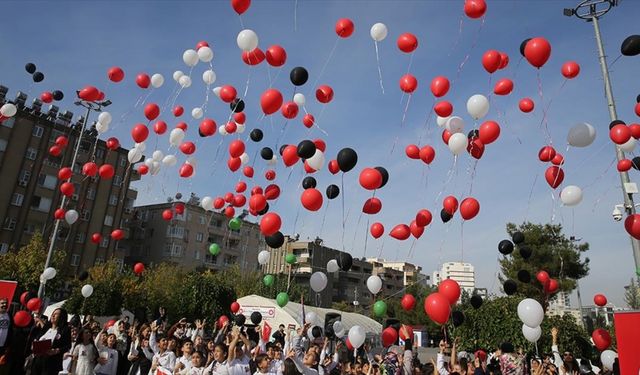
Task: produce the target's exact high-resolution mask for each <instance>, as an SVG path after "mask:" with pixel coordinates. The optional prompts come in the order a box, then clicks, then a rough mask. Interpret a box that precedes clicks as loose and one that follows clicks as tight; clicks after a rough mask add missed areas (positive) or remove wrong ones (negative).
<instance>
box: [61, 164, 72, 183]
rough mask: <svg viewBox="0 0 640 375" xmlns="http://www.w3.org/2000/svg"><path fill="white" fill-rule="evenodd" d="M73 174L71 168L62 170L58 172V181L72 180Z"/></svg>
mask: <svg viewBox="0 0 640 375" xmlns="http://www.w3.org/2000/svg"><path fill="white" fill-rule="evenodd" d="M72 174H73V172H72V171H71V168H69V167H64V168H60V170H59V171H58V179H59V180H68V179H70V178H71V175H72Z"/></svg>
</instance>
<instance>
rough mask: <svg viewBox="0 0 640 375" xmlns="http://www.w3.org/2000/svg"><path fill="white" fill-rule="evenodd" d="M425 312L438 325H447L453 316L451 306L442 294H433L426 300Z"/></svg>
mask: <svg viewBox="0 0 640 375" xmlns="http://www.w3.org/2000/svg"><path fill="white" fill-rule="evenodd" d="M424 311H425V312H426V313H427V315H429V318H430V319H431V320H433V321H434V322H436V323H438V324H445V323H446V322H447V320H449V314H451V304H450V302H449V300H448V299H447V297H445V296H443V295H442V294H441V293H431V294H429V296H428V297H427V298H425V300H424Z"/></svg>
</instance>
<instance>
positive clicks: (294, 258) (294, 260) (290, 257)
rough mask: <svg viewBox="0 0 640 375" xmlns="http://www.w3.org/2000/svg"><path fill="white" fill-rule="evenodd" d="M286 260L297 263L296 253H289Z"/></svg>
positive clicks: (289, 262)
mask: <svg viewBox="0 0 640 375" xmlns="http://www.w3.org/2000/svg"><path fill="white" fill-rule="evenodd" d="M284 260H285V261H286V262H287V263H288V264H295V263H296V261H297V260H298V259H297V258H296V256H295V254H291V253H289V254H287V256H286V257H285V258H284Z"/></svg>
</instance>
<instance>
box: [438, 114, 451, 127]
mask: <svg viewBox="0 0 640 375" xmlns="http://www.w3.org/2000/svg"><path fill="white" fill-rule="evenodd" d="M449 118H451V116H447V117H440V116H436V123H437V124H438V126H439V127H443V126H445V125H447V121H449Z"/></svg>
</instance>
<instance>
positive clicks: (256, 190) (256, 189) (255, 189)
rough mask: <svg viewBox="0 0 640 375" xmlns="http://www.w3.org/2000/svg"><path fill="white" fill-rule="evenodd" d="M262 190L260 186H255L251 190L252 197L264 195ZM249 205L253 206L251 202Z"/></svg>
mask: <svg viewBox="0 0 640 375" xmlns="http://www.w3.org/2000/svg"><path fill="white" fill-rule="evenodd" d="M262 193H263V191H262V188H261V187H260V186H254V187H252V188H251V196H254V195H257V194H262ZM249 204H251V201H249Z"/></svg>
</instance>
